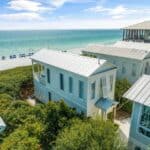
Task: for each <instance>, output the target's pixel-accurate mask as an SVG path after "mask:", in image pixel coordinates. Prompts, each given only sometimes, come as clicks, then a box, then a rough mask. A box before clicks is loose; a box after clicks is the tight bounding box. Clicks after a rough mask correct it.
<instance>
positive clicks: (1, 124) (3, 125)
mask: <svg viewBox="0 0 150 150" xmlns="http://www.w3.org/2000/svg"><path fill="white" fill-rule="evenodd" d="M0 126H2V127H5V126H6V124H5V123H4V121H3V119H2V118H1V117H0Z"/></svg>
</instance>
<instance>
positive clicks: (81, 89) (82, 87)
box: [78, 80, 84, 99]
mask: <svg viewBox="0 0 150 150" xmlns="http://www.w3.org/2000/svg"><path fill="white" fill-rule="evenodd" d="M81 85H82V86H81ZM78 89H79V93H78V94H79V95H78V96H79V98H80V99H84V82H83V81H81V80H79V87H78Z"/></svg>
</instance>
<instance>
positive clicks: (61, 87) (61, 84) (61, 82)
mask: <svg viewBox="0 0 150 150" xmlns="http://www.w3.org/2000/svg"><path fill="white" fill-rule="evenodd" d="M59 84H60V89H61V90H63V91H64V89H65V88H64V75H63V74H62V73H60V74H59Z"/></svg>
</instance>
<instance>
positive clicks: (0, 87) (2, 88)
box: [0, 66, 33, 99]
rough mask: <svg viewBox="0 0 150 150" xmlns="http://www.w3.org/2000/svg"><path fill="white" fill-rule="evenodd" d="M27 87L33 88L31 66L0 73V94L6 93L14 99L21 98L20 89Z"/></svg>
mask: <svg viewBox="0 0 150 150" xmlns="http://www.w3.org/2000/svg"><path fill="white" fill-rule="evenodd" d="M28 86H30V87H33V84H32V68H31V66H29V67H19V68H15V69H11V70H6V71H1V72H0V94H3V93H7V94H9V95H10V96H12V97H13V98H14V99H17V98H22V90H21V89H26V87H28ZM31 89H32V88H31ZM31 91H32V90H31Z"/></svg>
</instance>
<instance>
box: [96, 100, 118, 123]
mask: <svg viewBox="0 0 150 150" xmlns="http://www.w3.org/2000/svg"><path fill="white" fill-rule="evenodd" d="M117 104H118V102H116V101H114V100H111V99H109V98H101V99H99V100H98V101H97V102H96V103H95V106H96V107H97V108H98V109H100V110H101V115H102V118H103V119H104V120H107V119H110V120H112V121H114V120H115V117H116V107H117Z"/></svg>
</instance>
